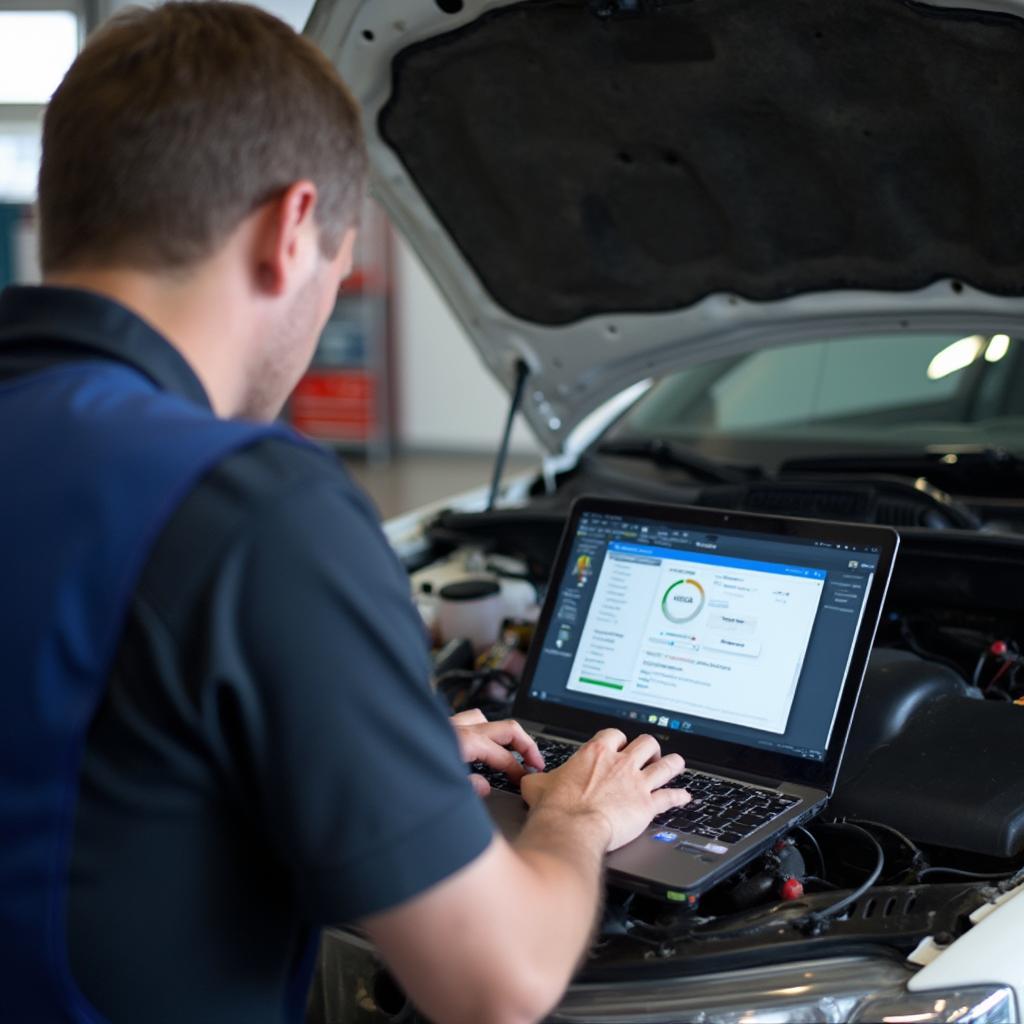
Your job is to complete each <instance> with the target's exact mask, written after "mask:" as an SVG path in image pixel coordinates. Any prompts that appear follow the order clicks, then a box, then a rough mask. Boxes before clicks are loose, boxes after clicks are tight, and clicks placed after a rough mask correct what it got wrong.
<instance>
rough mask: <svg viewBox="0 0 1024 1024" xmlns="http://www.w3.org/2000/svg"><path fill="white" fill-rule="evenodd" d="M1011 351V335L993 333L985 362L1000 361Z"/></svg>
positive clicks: (986, 351) (986, 350)
mask: <svg viewBox="0 0 1024 1024" xmlns="http://www.w3.org/2000/svg"><path fill="white" fill-rule="evenodd" d="M1009 351H1010V336H1009V335H1008V334H993V335H992V340H991V341H990V342H989V343H988V348H987V349H985V362H986V363H998V362H999V360H1000V359H1002V358H1003V356H1005V355H1006V353H1007V352H1009Z"/></svg>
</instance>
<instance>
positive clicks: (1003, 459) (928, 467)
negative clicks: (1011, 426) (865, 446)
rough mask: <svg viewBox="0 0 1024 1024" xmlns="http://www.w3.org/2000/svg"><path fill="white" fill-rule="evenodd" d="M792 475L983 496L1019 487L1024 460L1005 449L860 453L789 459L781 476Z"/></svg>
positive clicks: (955, 448) (969, 448)
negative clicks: (878, 479) (876, 478)
mask: <svg viewBox="0 0 1024 1024" xmlns="http://www.w3.org/2000/svg"><path fill="white" fill-rule="evenodd" d="M790 473H830V474H836V473H838V474H848V473H849V474H854V473H884V474H887V475H891V476H905V477H922V476H923V477H925V478H926V479H928V480H931V481H932V482H933V483H936V484H937V485H938V486H940V487H944V488H948V489H955V490H958V491H960V492H961V493H971V492H974V493H979V494H980V493H984V490H977V488H985V487H991V486H992V485H993V484H1004V485H1007V486H1009V485H1013V486H1014V487H1017V486H1019V485H1020V484H1021V483H1022V482H1024V458H1021V457H1020V456H1019V455H1015V454H1014V453H1013V452H1008V451H1006V450H1004V449H1002V448H984V447H967V446H963V447H957V446H950V447H949V448H948V449H932V450H930V451H920V452H894V453H892V454H889V453H886V452H859V453H856V454H851V455H817V456H809V457H806V458H799V459H788V460H787V461H785V462H783V463H782V465H780V466H779V476H780V477H782V476H786V475H787V474H790Z"/></svg>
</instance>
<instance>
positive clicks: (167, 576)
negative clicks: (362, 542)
mask: <svg viewBox="0 0 1024 1024" xmlns="http://www.w3.org/2000/svg"><path fill="white" fill-rule="evenodd" d="M353 522H358V523H359V524H360V525H361V526H362V527H364V528H365V527H367V526H368V525H370V524H374V525H373V526H371V529H373V530H376V526H375V523H376V512H375V511H374V509H373V506H372V505H371V503H370V501H369V499H368V498H367V497H366V496H365V495H364V494H363V492H362V491H361V490H360V489H359V488H358V486H357V485H356V484H355V483H354V482H353V481H352V479H351V478H350V477H349V475H348V473H347V472H346V471H345V469H344V467H343V466H342V465H341V463H340V462H339V461H338V460H337V459H336V458H333V457H332V456H331V455H330V454H328V453H327V452H325V451H322V450H319V449H317V448H315V447H314V446H312V445H310V444H306V443H303V442H301V441H300V440H299V439H295V440H291V439H289V438H288V437H286V436H283V435H282V436H270V437H266V438H261V439H260V440H258V441H255V442H254V443H252V444H250V445H248V446H246V447H244V448H241V449H239V450H237V451H235V452H233V453H232V454H230V455H228V456H227V457H225V458H223V459H222V460H220V461H219V462H218V463H217V464H216V465H215V466H214V467H213V468H212V469H210V470H209V471H208V472H207V473H205V474H204V475H203V477H202V478H201V479H200V480H199V481H198V483H197V484H196V485H195V486H194V487H193V488H192V490H191V491H190V492H189V494H188V495H187V496H186V497H185V498H184V499H183V500H182V501H181V503H180V504H179V506H178V507H177V509H176V510H175V512H174V513H173V514H172V515H171V517H170V518H169V519H168V521H167V523H166V525H165V526H164V528H163V530H162V531H161V534H160V536H159V538H158V539H157V541H156V543H155V545H154V547H153V550H152V552H151V553H150V557H149V560H148V562H147V564H146V567H145V570H144V572H143V575H142V578H141V580H140V583H139V588H138V590H139V594H140V595H141V596H142V597H143V598H145V599H146V600H147V602H148V603H149V604H151V605H152V606H154V607H155V608H156V609H157V610H159V611H161V612H162V613H163V615H164V616H165V617H167V616H169V617H170V618H171V619H174V618H177V613H181V614H183V613H184V612H185V610H186V609H187V608H188V607H189V606H190V605H193V604H194V603H195V602H196V601H197V600H199V598H200V596H201V593H202V592H203V591H204V590H206V589H207V588H208V587H209V585H210V583H211V582H212V581H213V580H214V579H215V578H216V576H217V575H218V574H220V573H221V572H223V571H224V570H225V560H226V559H227V558H228V556H229V553H230V552H231V550H232V549H233V548H237V547H238V546H239V544H241V543H242V542H243V541H244V540H245V538H247V537H253V536H255V535H258V534H264V535H270V536H271V537H274V536H277V537H279V539H280V541H281V542H282V543H284V542H287V541H288V540H289V538H288V537H287V532H288V531H291V532H296V531H299V530H301V531H303V532H308V533H309V534H310V535H311V536H310V540H313V541H315V542H317V543H323V544H330V543H331V542H332V537H335V538H337V537H343V536H344V535H345V533H346V526H347V525H349V524H352V523H353ZM382 546H383V545H382Z"/></svg>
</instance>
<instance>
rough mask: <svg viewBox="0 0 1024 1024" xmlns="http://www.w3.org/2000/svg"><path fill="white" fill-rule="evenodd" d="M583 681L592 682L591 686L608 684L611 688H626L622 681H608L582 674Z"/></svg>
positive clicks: (581, 680)
mask: <svg viewBox="0 0 1024 1024" xmlns="http://www.w3.org/2000/svg"><path fill="white" fill-rule="evenodd" d="M580 682H581V683H590V685H591V686H607V687H608V689H609V690H624V689H625V688H626V687H625V686H623V685H622V683H606V682H605V681H604V680H603V679H588V678H587V677H586V676H580Z"/></svg>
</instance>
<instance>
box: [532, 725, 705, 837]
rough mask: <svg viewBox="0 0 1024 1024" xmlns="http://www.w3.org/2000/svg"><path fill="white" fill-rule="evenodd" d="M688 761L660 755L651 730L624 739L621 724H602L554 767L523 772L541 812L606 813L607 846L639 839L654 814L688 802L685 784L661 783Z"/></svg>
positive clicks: (674, 775)
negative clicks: (617, 726) (672, 786)
mask: <svg viewBox="0 0 1024 1024" xmlns="http://www.w3.org/2000/svg"><path fill="white" fill-rule="evenodd" d="M684 767H685V762H684V761H683V759H682V758H681V757H680V756H679V755H678V754H666V755H665V756H664V757H662V756H661V747H660V746H659V745H658V741H657V740H656V739H655V738H654V737H653V736H647V735H644V736H638V737H637V738H636V739H635V740H633V742H632V743H629V744H627V743H626V736H625V735H624V734H623V733H622V732H620V731H619V730H618V729H604V730H602V731H601V732H599V733H598V734H597V735H596V736H595V737H594V738H593V739H592V740H590V741H589V742H588V743H585V744H584V745H583V746H582V747H580V749H579V750H578V751H577V752H576V753H575V754H573V756H572V757H571V758H569V760H568V761H566V762H565V764H563V765H562V766H561V767H559V768H556V769H555V770H554V771H551V772H545V773H536V774H532V775H527V776H525V777H524V778H523V779H522V780H521V783H520V788H521V790H522V794H523V799H524V800H525V801H526V802H527V803H528V804H529V805H530V807H531V808H532V809H533V813H534V814H538V813H539V812H540V811H541V810H542V809H543V810H545V811H546V810H551V811H553V812H557V813H560V814H564V815H579V814H593V815H596V816H599V817H601V818H603V819H604V821H605V823H606V825H607V832H608V837H609V838H608V846H607V849H608V850H615V849H618V848H619V847H620V846H624V845H625V844H626V843H628V842H629V841H630V840H631V839H635V838H636V837H637V836H638V835H640V833H641V832H643V830H644V829H645V828H647V826H648V825H649V824H650V823H651V820H652V819H653V818H654V817H655V815H658V814H661V813H662V812H663V811H667V810H669V809H670V808H673V807H683V806H685V805H686V804H688V803H689V802H690V794H689V793H688V792H687V791H686V790H685V789H662V788H661V787H662V786H664V785H665V784H666V783H667V782H670V781H671V780H672V779H674V778H675V777H676V776H677V775H678V774H679V773H680V772H681V771H682V770H683V768H684Z"/></svg>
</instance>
